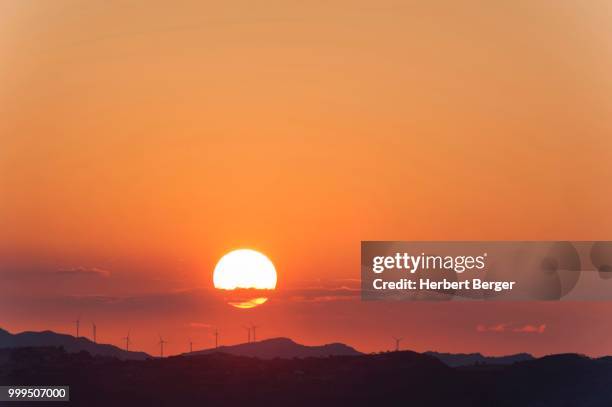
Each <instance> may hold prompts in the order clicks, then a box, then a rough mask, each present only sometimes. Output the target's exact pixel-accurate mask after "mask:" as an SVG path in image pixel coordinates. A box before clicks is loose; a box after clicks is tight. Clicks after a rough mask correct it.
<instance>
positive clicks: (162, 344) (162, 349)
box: [159, 335, 168, 358]
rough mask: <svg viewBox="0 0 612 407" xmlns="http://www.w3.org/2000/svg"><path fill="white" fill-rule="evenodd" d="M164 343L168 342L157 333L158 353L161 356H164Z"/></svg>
mask: <svg viewBox="0 0 612 407" xmlns="http://www.w3.org/2000/svg"><path fill="white" fill-rule="evenodd" d="M165 343H168V342H166V341H164V340H163V338H162V337H161V335H159V355H160V357H162V358H163V357H164V344H165Z"/></svg>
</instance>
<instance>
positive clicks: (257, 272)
mask: <svg viewBox="0 0 612 407" xmlns="http://www.w3.org/2000/svg"><path fill="white" fill-rule="evenodd" d="M213 284H214V285H215V288H219V289H222V290H235V289H237V288H253V289H259V290H273V289H275V288H276V269H275V268H274V264H272V262H271V261H270V259H268V258H267V257H266V256H265V255H263V254H261V253H259V252H258V251H255V250H251V249H239V250H234V251H231V252H229V253H227V254H226V255H225V256H223V257H221V259H220V260H219V262H218V263H217V265H216V267H215V271H214V272H213Z"/></svg>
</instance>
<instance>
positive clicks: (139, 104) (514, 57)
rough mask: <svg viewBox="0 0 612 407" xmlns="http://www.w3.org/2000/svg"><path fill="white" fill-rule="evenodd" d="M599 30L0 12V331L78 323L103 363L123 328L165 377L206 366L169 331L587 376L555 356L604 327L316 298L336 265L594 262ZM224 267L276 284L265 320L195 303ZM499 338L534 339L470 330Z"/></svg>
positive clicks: (371, 10)
mask: <svg viewBox="0 0 612 407" xmlns="http://www.w3.org/2000/svg"><path fill="white" fill-rule="evenodd" d="M611 11H612V10H611V9H610V4H609V3H608V2H606V1H589V2H588V3H584V2H578V1H516V2H495V3H492V2H490V1H484V0H483V1H466V2H460V3H458V2H454V1H427V2H426V1H422V2H412V3H410V4H403V2H394V1H384V0H382V1H376V2H373V1H370V2H367V1H326V2H320V1H310V2H303V1H264V2H256V3H254V2H252V1H246V0H244V1H238V0H234V1H224V2H217V4H215V3H213V2H210V4H209V2H202V1H192V2H189V1H178V2H152V1H132V2H113V1H90V2H87V4H84V3H82V2H77V1H65V0H57V1H54V2H37V1H28V0H25V1H19V2H3V3H0V61H2V63H1V64H0V296H1V297H2V299H0V326H4V327H6V328H8V329H11V330H21V329H45V328H50V329H56V330H63V331H68V330H69V329H70V322H69V321H71V320H73V319H74V318H75V317H76V315H75V314H82V316H83V318H84V319H88V318H89V319H93V318H96V320H99V321H105V322H106V323H107V324H106V326H107V328H106V329H107V332H108V334H107V335H108V339H107V341H108V342H113V343H115V342H116V343H117V344H118V343H119V342H120V340H119V338H120V337H121V336H124V333H123V330H124V329H125V328H126V327H127V326H133V327H134V328H133V329H134V330H140V332H142V336H143V339H141V342H140V341H138V340H137V339H136V338H135V341H136V344H137V345H136V346H137V347H139V348H141V349H144V350H147V351H150V352H154V351H155V349H156V347H155V345H154V343H155V337H156V334H157V331H158V330H163V331H166V332H167V333H166V335H167V336H169V337H170V338H169V342H170V343H169V345H168V347H169V350H170V351H172V352H179V351H181V350H182V349H181V346H180V345H179V344H180V343H181V341H186V340H183V339H182V338H183V337H185V336H198V335H199V336H201V337H202V339H201V341H202V342H205V341H210V337H209V335H208V332H204V331H206V330H205V329H204V331H202V329H203V328H201V327H200V328H198V329H196V328H194V326H195V325H190V324H192V323H196V324H200V325H207V324H215V325H220V324H221V321H226V322H225V323H226V326H223V327H222V328H223V329H224V330H225V332H227V336H226V338H227V341H228V342H237V341H239V340H242V339H243V336H245V335H243V334H246V332H243V330H242V329H241V324H242V322H244V321H247V322H248V320H253V322H259V323H260V324H261V325H262V326H264V325H265V326H266V329H267V330H266V329H264V328H262V329H261V334H262V335H263V336H272V335H284V336H291V337H294V338H295V339H296V340H301V341H305V342H317V341H340V340H341V341H345V342H347V343H350V344H353V345H354V346H356V347H357V348H359V349H362V350H367V351H369V350H378V349H380V348H382V347H386V346H387V345H388V346H391V345H389V344H388V342H391V341H390V340H389V338H388V337H389V335H393V334H397V335H402V336H404V337H406V338H410V340H408V339H407V342H406V346H408V347H412V348H415V349H417V350H426V349H432V348H433V349H440V350H454V351H457V350H464V351H465V350H479V351H482V352H485V353H487V352H488V353H492V352H493V353H503V352H508V351H514V350H527V351H533V352H536V353H537V352H539V353H545V352H547V351H549V350H550V351H562V350H577V351H582V352H586V353H612V345H610V344H604V343H600V342H597V341H595V340H594V339H593V338H591V337H586V336H584V335H581V334H580V331H579V329H583V330H585V331H589V332H591V334H592V335H594V337H601V338H603V337H607V336H609V335H610V334H611V333H612V332H610V328H608V327H606V326H604V325H603V321H604V320H605V318H607V315H608V314H609V313H610V311H612V305H608V304H603V303H600V304H595V303H590V304H588V303H587V304H495V305H491V304H487V305H486V309H485V307H484V306H483V304H460V305H457V304H412V303H410V304H361V303H360V302H359V300H358V299H357V298H355V297H354V296H353V295H348V294H350V292H349V293H347V292H345V291H346V290H345V291H342V295H340V296H339V295H337V294H338V293H337V292H336V291H335V289H337V288H338V287H354V286H356V283H355V281H353V280H354V279H358V278H359V242H360V241H361V240H414V239H420V240H425V239H441V240H452V239H483V240H484V239H521V240H530V239H544V240H545V239H573V240H580V239H586V240H597V239H611V238H612V236H611V233H610V231H611V230H612V216H610V210H609V208H610V207H612V191H611V190H610V188H609V183H610V179H612V160H611V158H612V157H611V155H612V153H611V151H612V138H611V137H610V134H612V122H611V121H610V117H612V115H611V114H612V75H610V72H612V48H611V47H610V38H612V21H611V19H610V15H612V14H611ZM242 246H248V247H253V248H256V249H259V250H261V251H263V252H264V253H266V254H267V255H268V256H269V257H270V258H271V259H272V261H273V262H274V263H275V265H276V266H277V269H278V271H279V285H278V286H279V298H277V299H276V300H274V299H273V300H271V301H270V302H269V303H268V304H266V305H264V306H262V307H261V308H260V309H257V310H254V311H252V313H251V314H245V312H244V311H239V310H232V309H227V308H226V306H225V304H223V302H222V300H220V299H215V298H214V295H212V294H210V292H209V287H210V285H211V275H212V270H213V268H214V264H215V262H216V261H217V260H218V258H219V257H221V256H222V255H223V254H224V253H225V252H227V251H228V250H231V249H233V248H237V247H242ZM61 270H79V271H82V272H81V273H72V274H69V273H58V271H61ZM100 270H103V271H104V272H99V271H100ZM77 274H79V275H77ZM305 289H309V290H311V291H306V293H305V292H304V290H305ZM315 289H316V290H318V291H316V292H315V293H314V294H313V292H314V291H313V290H315ZM326 290H327V291H326ZM328 291H329V292H328ZM177 293H178V294H177ZM315 294H316V295H315ZM339 297H348V298H343V299H340V298H339ZM296 298H299V300H298V299H296ZM134 304H136V305H134ZM248 312H251V311H248ZM381 314H383V315H385V316H384V317H381V316H380V315H381ZM585 315H589V317H588V318H587V317H585ZM394 318H395V319H394ZM591 318H593V319H591ZM597 318H600V319H597ZM243 320H244V321H243ZM255 320H257V321H255ZM499 323H513V324H519V325H524V324H541V323H545V324H547V328H546V332H545V333H544V334H517V333H510V332H501V333H500V332H478V331H477V330H476V326H477V325H478V324H488V325H494V324H499ZM398 324H399V325H398ZM98 325H103V324H101V323H98ZM194 329H195V331H194ZM398 331H401V332H398ZM102 332H104V331H103V330H102V327H101V328H100V333H101V335H102V337H103V334H102ZM568 332H570V333H571V334H568ZM147 335H150V336H151V337H152V339H150V340H148V339H145V338H147V337H148V336H147ZM172 336H174V337H172ZM204 338H205V339H204ZM149 342H150V343H149ZM207 345H210V343H207ZM185 346H186V345H185Z"/></svg>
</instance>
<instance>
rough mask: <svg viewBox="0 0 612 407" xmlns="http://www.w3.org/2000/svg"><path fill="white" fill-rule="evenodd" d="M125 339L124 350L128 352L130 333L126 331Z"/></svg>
mask: <svg viewBox="0 0 612 407" xmlns="http://www.w3.org/2000/svg"><path fill="white" fill-rule="evenodd" d="M123 339H125V350H126V351H128V352H129V350H130V331H128V333H127V336H124V337H123Z"/></svg>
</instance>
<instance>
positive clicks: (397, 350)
mask: <svg viewBox="0 0 612 407" xmlns="http://www.w3.org/2000/svg"><path fill="white" fill-rule="evenodd" d="M393 339H395V351H396V352H399V350H400V342H401V341H402V339H404V338H396V337H393Z"/></svg>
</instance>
